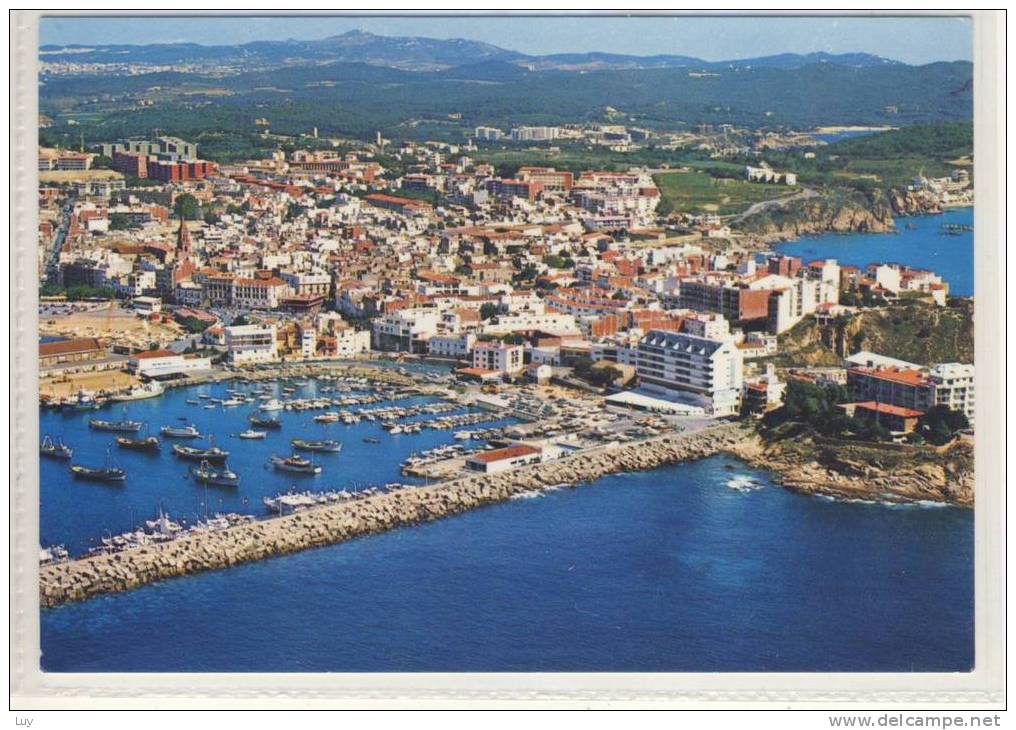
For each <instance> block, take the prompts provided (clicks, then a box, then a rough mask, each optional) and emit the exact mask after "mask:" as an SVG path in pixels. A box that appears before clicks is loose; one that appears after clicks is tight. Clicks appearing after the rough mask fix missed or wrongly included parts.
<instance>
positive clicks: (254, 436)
mask: <svg viewBox="0 0 1016 730" xmlns="http://www.w3.org/2000/svg"><path fill="white" fill-rule="evenodd" d="M267 435H268V432H267V431H255V430H254V429H253V428H248V429H247V430H246V431H241V432H240V433H238V434H237V437H239V438H242V439H248V440H261V439H264V438H265V437H266V436H267Z"/></svg>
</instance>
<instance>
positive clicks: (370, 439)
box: [363, 436, 381, 444]
mask: <svg viewBox="0 0 1016 730" xmlns="http://www.w3.org/2000/svg"><path fill="white" fill-rule="evenodd" d="M363 442H364V443H365V444H379V443H381V439H379V438H377V437H376V436H364V437H363Z"/></svg>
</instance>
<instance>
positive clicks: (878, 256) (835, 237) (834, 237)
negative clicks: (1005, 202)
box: [776, 207, 974, 297]
mask: <svg viewBox="0 0 1016 730" xmlns="http://www.w3.org/2000/svg"><path fill="white" fill-rule="evenodd" d="M973 224H974V209H973V208H972V207H967V208H950V209H947V210H946V211H945V212H943V213H941V214H939V215H921V216H913V217H908V218H897V219H896V233H824V234H821V235H818V236H804V237H802V238H800V239H798V240H796V241H792V242H790V243H782V244H779V245H778V246H776V249H777V251H779V252H780V253H782V254H785V255H787V256H799V257H801V258H803V259H804V260H805V261H814V260H817V259H829V258H831V259H836V260H837V261H838V262H839V263H841V264H847V265H851V266H858V267H862V268H863V267H865V266H867V265H868V264H873V263H898V264H905V265H906V266H910V267H913V268H919V269H930V270H931V271H934V272H935V273H936V274H938V275H940V276H941V277H942V279H943V280H945V281H946V282H948V283H949V293H950V294H951V295H953V296H960V297H972V296H974V234H973V231H972V230H968V231H962V232H960V233H958V234H955V235H952V234H946V233H945V232H944V231H943V226H946V225H961V226H973Z"/></svg>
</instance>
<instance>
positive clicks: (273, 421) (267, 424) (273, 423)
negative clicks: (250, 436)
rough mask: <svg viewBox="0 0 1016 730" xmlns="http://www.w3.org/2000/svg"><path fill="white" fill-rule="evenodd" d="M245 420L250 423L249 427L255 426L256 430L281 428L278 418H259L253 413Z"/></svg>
mask: <svg viewBox="0 0 1016 730" xmlns="http://www.w3.org/2000/svg"><path fill="white" fill-rule="evenodd" d="M247 420H249V421H250V425H251V426H255V427H257V428H271V429H275V430H278V429H280V428H282V421H280V420H279V419H278V418H259V417H258V415H257V414H256V413H255V414H252V415H251V417H250V418H249V419H247Z"/></svg>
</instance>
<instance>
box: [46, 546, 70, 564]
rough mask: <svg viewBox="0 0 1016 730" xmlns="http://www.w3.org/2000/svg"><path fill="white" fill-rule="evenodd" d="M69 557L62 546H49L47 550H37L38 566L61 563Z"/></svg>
mask: <svg viewBox="0 0 1016 730" xmlns="http://www.w3.org/2000/svg"><path fill="white" fill-rule="evenodd" d="M69 557H70V553H69V552H68V551H67V548H65V547H64V546H63V545H50V546H49V547H48V548H39V565H48V564H50V563H62V562H64V561H65V560H67V559H68V558H69Z"/></svg>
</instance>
